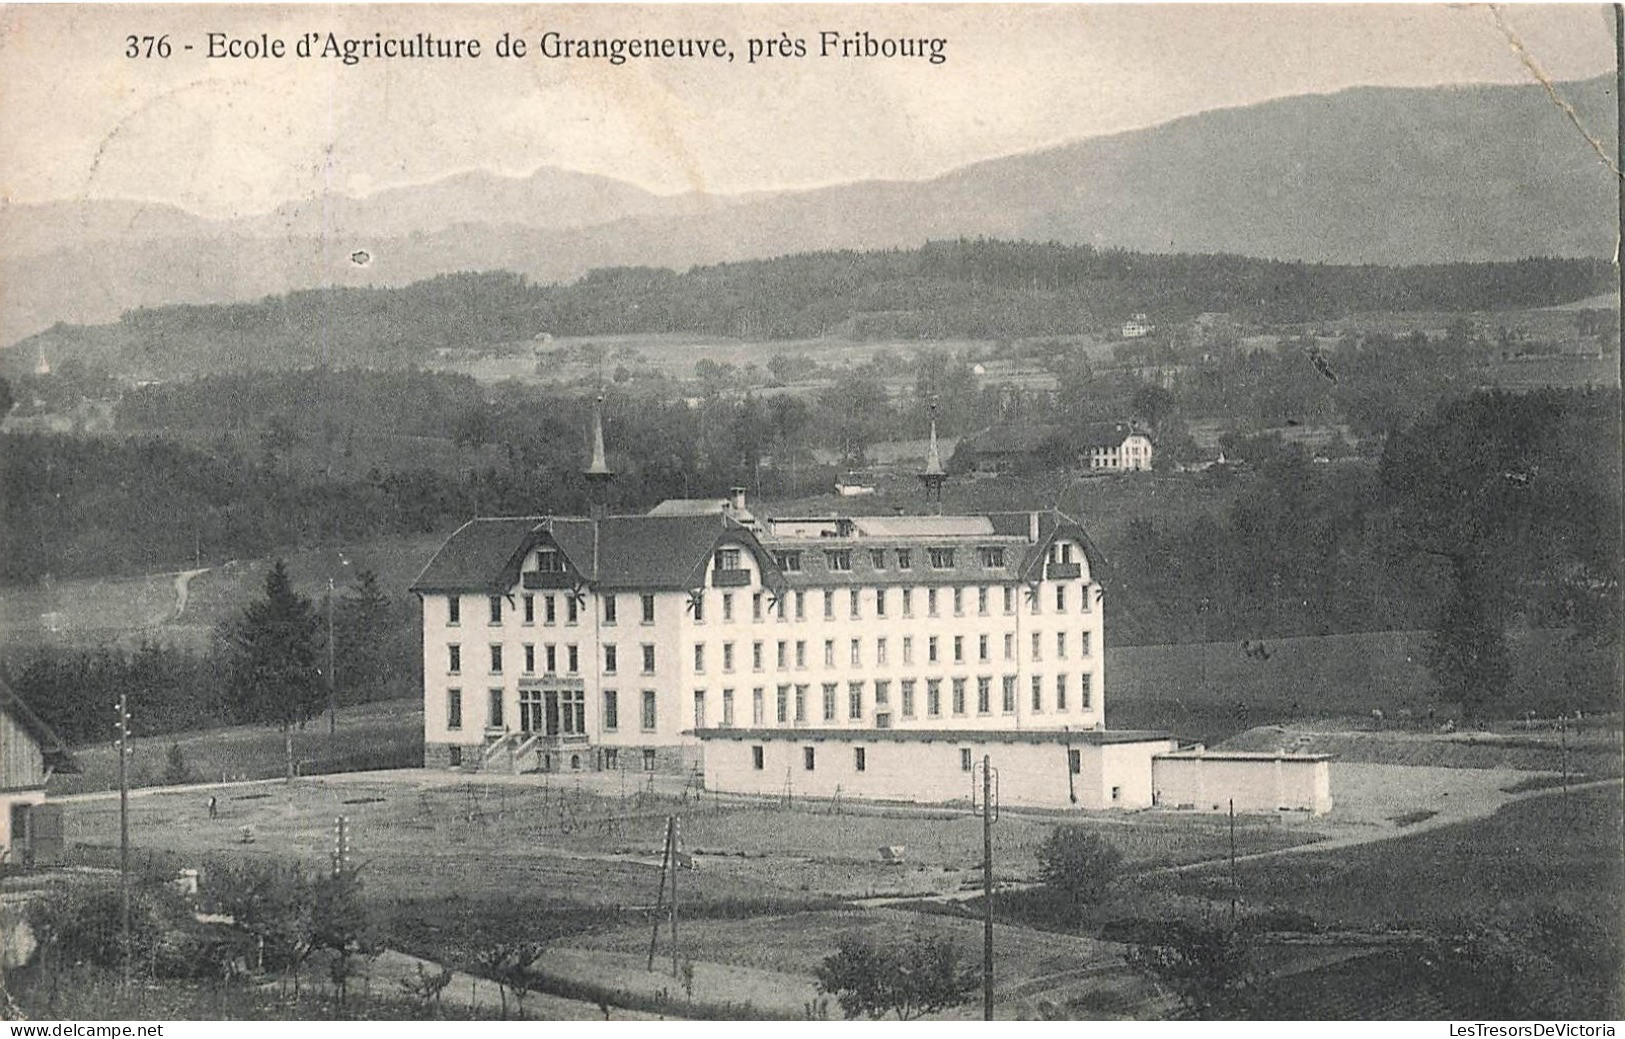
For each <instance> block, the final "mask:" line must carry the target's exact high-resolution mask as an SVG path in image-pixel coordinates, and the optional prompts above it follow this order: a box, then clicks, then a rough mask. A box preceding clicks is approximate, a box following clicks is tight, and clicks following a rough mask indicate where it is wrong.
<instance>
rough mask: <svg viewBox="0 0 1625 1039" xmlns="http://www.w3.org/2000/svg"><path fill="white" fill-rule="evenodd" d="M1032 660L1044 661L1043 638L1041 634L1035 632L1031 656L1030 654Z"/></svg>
mask: <svg viewBox="0 0 1625 1039" xmlns="http://www.w3.org/2000/svg"><path fill="white" fill-rule="evenodd" d="M1032 658H1033V659H1034V660H1043V659H1044V636H1043V633H1042V632H1037V631H1035V632H1033V654H1032Z"/></svg>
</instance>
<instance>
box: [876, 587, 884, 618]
mask: <svg viewBox="0 0 1625 1039" xmlns="http://www.w3.org/2000/svg"><path fill="white" fill-rule="evenodd" d="M875 616H876V617H884V616H886V589H884V588H876V589H875Z"/></svg>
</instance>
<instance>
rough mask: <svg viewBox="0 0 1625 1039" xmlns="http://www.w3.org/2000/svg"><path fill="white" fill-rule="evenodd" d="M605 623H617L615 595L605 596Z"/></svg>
mask: <svg viewBox="0 0 1625 1039" xmlns="http://www.w3.org/2000/svg"><path fill="white" fill-rule="evenodd" d="M604 623H605V624H614V623H615V596H614V595H606V596H604Z"/></svg>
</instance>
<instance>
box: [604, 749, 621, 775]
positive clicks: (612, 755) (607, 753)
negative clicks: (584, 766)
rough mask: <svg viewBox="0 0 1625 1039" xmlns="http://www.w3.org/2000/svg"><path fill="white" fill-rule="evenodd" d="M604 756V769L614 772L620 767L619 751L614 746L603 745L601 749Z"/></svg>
mask: <svg viewBox="0 0 1625 1039" xmlns="http://www.w3.org/2000/svg"><path fill="white" fill-rule="evenodd" d="M602 753H603V755H604V757H603V762H604V770H605V771H606V772H614V771H615V770H616V769H618V768H620V767H621V752H620V751H619V750H617V749H615V748H614V747H605V748H604V749H603V751H602Z"/></svg>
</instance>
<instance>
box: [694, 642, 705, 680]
mask: <svg viewBox="0 0 1625 1039" xmlns="http://www.w3.org/2000/svg"><path fill="white" fill-rule="evenodd" d="M694 673H695V674H696V675H703V674H705V643H703V642H696V643H694Z"/></svg>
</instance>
